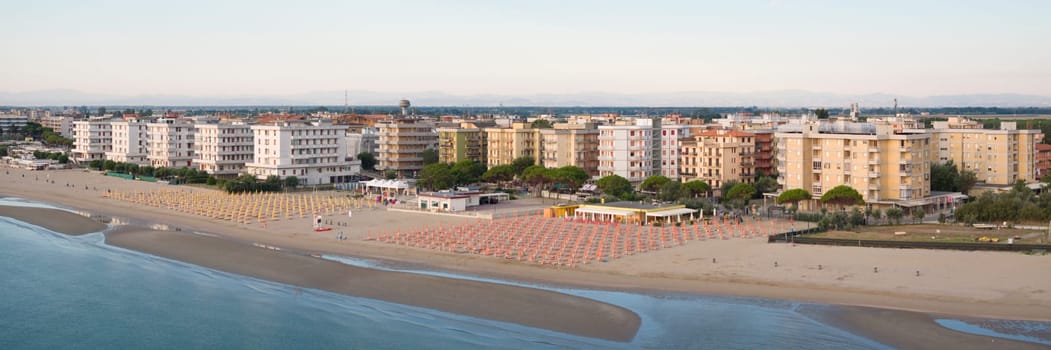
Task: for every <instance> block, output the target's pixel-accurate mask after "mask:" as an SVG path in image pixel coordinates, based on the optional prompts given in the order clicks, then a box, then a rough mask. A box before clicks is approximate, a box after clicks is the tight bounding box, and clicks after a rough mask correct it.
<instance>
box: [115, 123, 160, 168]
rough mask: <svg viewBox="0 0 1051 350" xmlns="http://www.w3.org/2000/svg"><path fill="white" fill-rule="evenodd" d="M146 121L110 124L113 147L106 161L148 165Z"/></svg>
mask: <svg viewBox="0 0 1051 350" xmlns="http://www.w3.org/2000/svg"><path fill="white" fill-rule="evenodd" d="M146 125H147V123H146V122H145V121H139V120H135V119H131V120H123V121H114V122H110V129H111V130H112V135H113V138H112V142H113V145H112V147H111V148H110V150H109V151H108V152H106V159H109V160H112V161H114V162H121V163H134V164H138V165H147V164H149V162H147V160H146V156H147V154H148V152H147V149H146V147H147V142H148V139H147V133H146Z"/></svg>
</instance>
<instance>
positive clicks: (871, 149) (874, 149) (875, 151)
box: [869, 147, 879, 153]
mask: <svg viewBox="0 0 1051 350" xmlns="http://www.w3.org/2000/svg"><path fill="white" fill-rule="evenodd" d="M869 153H879V147H869Z"/></svg>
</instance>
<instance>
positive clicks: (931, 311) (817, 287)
mask: <svg viewBox="0 0 1051 350" xmlns="http://www.w3.org/2000/svg"><path fill="white" fill-rule="evenodd" d="M12 173H13V174H15V175H14V177H8V179H12V178H13V180H14V181H12V182H15V183H5V182H0V193H2V194H6V195H13V196H18V197H23V198H27V199H33V200H39V201H43V202H49V203H56V204H61V205H63V206H67V207H72V208H85V207H91V208H98V210H92V212H93V213H98V214H101V215H108V216H112V217H115V218H121V219H131V220H127V221H131V222H135V223H141V224H149V223H164V224H168V225H170V226H172V227H180V228H182V229H183V230H184V231H200V232H206V233H208V234H216V235H218V236H221V237H223V238H225V239H230V240H234V241H238V242H242V243H246V244H247V245H249V246H250V245H251V243H253V242H259V243H262V244H266V245H272V246H278V247H282V248H285V250H295V251H300V252H305V253H308V254H310V253H319V254H331V255H339V256H347V257H354V258H363V259H371V260H380V261H383V262H389V263H391V264H392V266H420V267H424V268H425V269H428V270H434V271H439V272H450V273H455V274H464V275H472V276H480V277H485V278H494V279H501V280H511V281H522V282H526V283H532V284H540V285H546V286H565V287H569V288H585V289H598V290H613V291H628V292H636V293H646V294H669V293H671V294H674V293H686V294H702V295H714V296H737V297H754V298H767V299H777V300H788V301H802V302H809V303H820V304H830V305H838V306H861V307H872V308H879V309H888V310H894V311H901V312H909V311H911V312H919V313H923V314H927V315H946V316H947V317H950V318H976V317H977V318H991V319H1009V320H1031V321H1042V322H1049V321H1051V302H1048V295H1047V294H1041V293H1043V291H1045V290H1051V288H1048V287H1047V286H1044V285H1046V284H1048V283H1047V282H1046V281H1040V280H1038V279H1033V280H1035V281H1036V282H1034V283H1036V284H1035V285H1032V286H1028V287H1027V288H1028V290H1026V291H1020V292H1011V293H1004V294H1005V296H1003V297H997V296H990V295H988V294H989V293H990V292H991V291H995V290H996V289H997V288H1001V286H1003V287H1002V288H1010V289H1018V288H1017V287H1014V286H1012V283H1013V284H1017V283H1020V282H1019V279H1021V280H1023V282H1022V283H1030V282H1028V281H1029V280H1030V279H1029V278H1026V277H1024V276H1029V275H1033V272H1032V271H1027V270H1021V271H1019V272H1018V274H1020V276H1022V277H1019V276H1013V277H1012V276H1008V275H1005V274H1002V273H1000V274H997V273H995V272H993V273H990V272H989V271H985V270H979V271H970V270H967V268H960V267H953V265H954V264H953V263H955V264H960V263H968V262H973V261H984V260H986V259H992V260H997V261H1000V260H1006V261H1021V262H1023V263H1026V262H1029V261H1033V262H1036V263H1037V264H1039V263H1040V262H1042V261H1045V260H1041V259H1046V257H1033V256H1020V255H1017V254H1015V255H1012V253H989V252H986V253H973V254H972V253H959V252H957V253H943V252H938V251H917V250H911V251H903V250H893V249H878V248H852V247H804V246H798V247H793V246H791V245H787V244H784V245H769V244H767V243H765V239H764V240H763V241H764V242H763V243H761V244H759V243H756V242H741V241H734V240H731V241H707V242H699V243H691V244H690V245H687V246H682V247H677V248H674V249H666V250H662V251H657V252H650V253H647V254H642V256H633V257H627V258H623V259H618V260H615V261H611V262H610V263H608V264H607V263H601V264H592V265H587V266H585V267H582V268H578V269H555V268H550V267H541V266H533V265H526V264H521V263H512V262H507V261H504V260H503V259H493V258H489V257H483V256H477V255H468V254H455V253H443V252H437V251H433V250H423V249H418V248H407V247H403V246H397V245H390V244H383V243H377V242H374V241H365V240H364V237H365V235H366V230H377V227H386V228H387V229H390V228H391V227H395V228H399V229H406V228H411V227H413V226H416V227H418V226H421V225H433V224H436V223H437V224H442V225H445V224H447V223H450V222H453V223H455V222H457V221H450V220H447V219H445V218H433V217H429V216H427V215H425V214H411V213H388V212H385V211H382V210H372V211H368V210H361V211H358V212H357V213H355V215H354V220H353V221H354V222H353V228H350V227H348V228H346V229H347V230H348V231H349V233H350V234H349V235H348V236H350V239H349V240H348V241H343V242H340V241H336V240H334V239H333V238H332V237H329V236H328V235H319V234H316V233H311V232H307V233H301V232H302V231H305V230H300V229H298V228H297V227H301V226H300V225H303V226H305V227H309V219H292V220H288V221H282V222H273V223H270V227H269V228H267V229H264V228H256V227H252V226H251V225H242V224H238V223H234V222H230V221H222V220H213V219H208V218H203V217H199V216H195V215H191V214H186V213H182V212H177V211H172V210H167V209H164V208H156V207H148V206H138V205H134V204H132V203H127V202H121V201H115V200H109V199H105V198H101V197H102V194H103V193H105V192H106V190H107V189H108V188H121V189H131V190H140V191H142V190H150V189H156V188H163V189H165V190H172V189H175V190H178V191H210V190H207V189H199V188H184V187H168V186H160V185H156V184H146V183H140V182H134V181H126V180H115V179H112V178H106V177H102V176H95V175H94V174H86V173H85V172H83V171H78V170H69V171H61V172H52V176H53V177H54V178H58V179H59V180H63V179H65V180H66V181H70V182H74V183H76V184H78V186H76V187H75V189H74V190H66V191H63V190H62V187H63V186H62V184H61V183H58V184H57V186H56V185H51V187H54V190H48V189H49V188H48V186H47V185H44V186H43V188H44V190H43V191H30V190H27V188H30V187H31V186H26V185H27V183H28V184H29V185H32V184H33V180H32V179H28V178H25V177H23V178H21V179H19V178H17V177H16V176H18V175H17V170H12ZM25 173H26V174H30V175H32V174H33V172H25ZM41 175H43V174H41ZM18 180H21V182H23V183H22V184H21V186H19V184H18V183H17V182H19V181H18ZM85 182H87V183H90V184H92V185H96V184H97V185H98V186H97V187H98V190H94V191H92V190H87V187H81V186H80V184H83V183H85ZM92 187H96V186H92ZM81 188H83V189H84V190H81ZM67 192H73V193H72V194H69V193H67ZM362 212H363V214H358V213H362ZM129 213H130V215H129ZM461 220H462V219H461ZM461 222H462V221H461ZM370 232H376V231H370ZM727 254H733V255H736V256H741V257H742V258H741V259H740V261H734V260H731V256H729V255H727ZM762 254H767V255H772V256H774V257H775V258H777V259H778V260H779V261H781V262H782V265H781V267H780V268H779V270H776V271H777V272H778V274H775V275H772V274H770V273H763V272H761V271H763V270H770V269H771V268H770V266H767V265H766V264H767V262H762V264H763V266H762V267H759V266H756V265H755V263H756V262H755V260H758V259H756V258H754V256H757V255H762ZM775 254H776V255H775ZM782 255H787V256H782ZM826 255H827V256H828V257H827V259H829V260H828V261H832V262H825V263H826V264H827V265H825V266H826V269H825V270H824V272H823V273H828V274H831V273H833V272H836V273H841V272H840V271H835V267H836V266H835V265H833V263H836V264H838V265H843V264H845V263H849V262H851V261H852V260H854V259H855V256H859V257H864V256H872V257H873V258H874V259H887V260H888V261H896V260H904V259H915V256H917V255H922V256H924V257H925V258H926V256H931V257H930V259H932V260H934V261H936V264H937V266H942V265H944V266H948V267H947V268H948V269H949V270H948V271H947V272H948V273H958V274H959V276H961V277H963V276H966V277H964V279H953V278H951V276H948V277H949V279H945V278H942V279H936V278H933V277H928V276H934V275H935V273H934V272H928V270H926V269H925V270H924V273H925V274H924V278H923V279H915V277H911V276H910V277H909V278H903V277H891V272H893V270H892V268H886V270H884V267H883V263H880V266H881V271H880V272H885V271H886V272H885V273H881V274H879V275H878V277H879V278H887V277H889V278H891V279H890V280H889V281H888V282H881V281H879V280H878V279H876V277H874V275H863V276H855V277H852V278H848V279H847V280H846V282H833V283H827V282H824V283H818V282H812V280H813V278H810V277H808V276H810V275H817V274H818V273H817V272H816V271H815V270H817V269H815V268H814V267H813V266H810V267H809V268H808V267H807V264H811V265H813V264H814V261H811V260H806V258H808V257H813V256H821V257H822V258H821V259H825V256H826ZM694 256H698V257H704V259H707V260H710V259H712V257H716V256H718V257H719V265H717V268H718V270H716V271H714V272H709V270H712V269H715V268H716V267H706V266H705V265H701V264H696V263H695V262H693V260H697V259H698V258H697V257H694ZM901 256H904V258H902V257H901ZM792 259H795V260H792ZM942 259H945V260H944V261H943V260H942ZM702 260H703V259H702ZM881 261H882V260H881ZM945 261H952V262H953V263H946V262H945ZM817 262H818V263H821V262H822V260H817ZM837 262H838V263H837ZM928 263H929V262H928ZM687 264H690V265H687ZM860 264H867V262H862V263H860ZM982 264H984V263H982ZM649 265H653V266H652V267H649V268H647V266H649ZM684 265H685V266H684ZM855 265H857V264H855ZM991 265H995V264H991ZM1001 265H1002V264H1001ZM687 266H688V267H689V269H688V270H691V271H692V270H696V272H691V273H684V272H683V271H684V268H685V267H687ZM694 266H697V267H694ZM711 266H716V265H711ZM796 266H798V267H796ZM830 266H831V267H830ZM868 266H872V265H868ZM932 266H935V265H932ZM848 267H849V266H848ZM993 267H995V266H992V267H990V270H993ZM665 268H666V270H667V271H662V270H664V269H665ZM929 268H931V267H928V269H929ZM841 269H845V268H841ZM869 269H871V267H869ZM724 270H728V271H729V272H723V271H724ZM654 271H662V272H654ZM749 271H752V273H749ZM755 271H760V272H758V273H756V272H755ZM782 272H783V273H782ZM848 272H849V271H848ZM899 272H908V273H909V274H911V272H912V271H911V270H907V271H899ZM795 273H802V274H803V275H802V276H798V275H797V276H793V274H795ZM869 273H871V270H870V271H869ZM848 275H849V274H848ZM1033 276H1040V275H1039V274H1036V275H1033ZM1008 277H1010V278H1013V280H1007V281H1006V283H1005V281H1001V280H1002V279H1003V278H1008ZM895 278H896V279H895ZM912 281H916V282H920V283H921V284H922V283H927V284H933V285H934V287H937V288H941V289H929V288H927V289H925V288H920V287H923V286H922V285H920V287H910V286H909V285H908V284H907V283H912ZM961 281H963V282H967V283H971V281H973V284H977V285H979V286H980V287H981V288H979V289H980V290H978V291H976V292H968V291H969V290H970V289H971V287H970V286H967V285H966V283H965V285H963V286H959V284H960V282H961ZM850 282H854V283H850ZM943 282H949V283H948V284H947V285H946V286H941V283H943ZM888 283H893V284H888ZM902 283H906V284H904V285H899V286H898V287H897V288H887V287H884V286H883V285H884V284H888V285H889V286H894V284H902ZM903 286H904V287H903ZM1021 292H1024V293H1023V294H1019V293H1021ZM983 293H984V294H983ZM910 322H912V321H910ZM917 322H918V321H917ZM923 322H925V323H924V324H923V325H927V326H934V327H940V326H937V325H935V324H934V323H933V322H931V321H930V317H928V318H927V319H926V321H923ZM859 334H861V333H859ZM951 334H963V333H956V332H953V333H951ZM998 341H999V340H998Z"/></svg>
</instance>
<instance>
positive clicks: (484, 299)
mask: <svg viewBox="0 0 1051 350" xmlns="http://www.w3.org/2000/svg"><path fill="white" fill-rule="evenodd" d="M106 243H108V244H111V245H114V246H118V247H122V248H127V249H131V250H136V251H140V252H144V253H148V254H152V255H157V256H162V257H166V258H170V259H175V260H180V261H185V262H188V263H191V264H194V265H199V266H204V267H208V268H213V269H216V270H221V271H226V272H231V273H236V274H239V275H245V276H250V277H255V278H260V279H265V280H270V281H275V282H279V283H285V284H290V285H295V286H300V287H307V288H315V289H321V290H326V291H331V292H336V293H342V294H347V295H351V296H357V297H364V298H371V299H377V300H383V301H388V302H393V303H398V304H405V305H412V306H419V307H424V308H429V309H434V310H440V311H446V312H451V313H455V314H460V315H467V316H473V317H479V318H484V319H489V320H496V321H503V322H509V323H515V324H520V325H525V326H530V327H536V328H543V329H549V330H553V331H557V332H563V333H569V334H575V335H580V336H585V337H594V338H601V339H608V340H614V341H630V340H631V339H632V338H633V337H634V336H635V333H636V332H637V331H638V329H639V324H640V322H641V321H640V319H639V316H638V315H636V314H635V313H633V312H631V311H629V310H627V309H624V308H622V307H618V306H615V305H611V304H607V303H602V302H598V301H595V300H591V299H586V298H581V297H576V296H571V295H567V294H562V293H557V292H551V291H545V290H540V289H534V288H525V287H517V286H508V285H500V284H494V283H485V282H477V281H469V280H459V279H452V278H444V277H436V276H426V275H418V274H410V273H405V272H392V271H381V270H374V269H367V268H360V267H354V266H348V265H346V264H342V263H338V262H333V261H328V260H323V259H320V258H315V257H311V256H306V255H298V254H294V253H287V252H281V251H274V250H268V249H264V248H259V247H256V246H252V245H248V244H244V243H240V242H234V241H231V240H226V239H221V238H215V237H207V236H202V235H197V234H192V233H187V232H170V231H145V230H142V231H133V230H119V231H116V232H111V233H108V234H107V235H106Z"/></svg>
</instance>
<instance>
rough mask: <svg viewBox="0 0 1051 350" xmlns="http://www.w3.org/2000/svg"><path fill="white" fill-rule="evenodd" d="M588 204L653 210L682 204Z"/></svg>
mask: <svg viewBox="0 0 1051 350" xmlns="http://www.w3.org/2000/svg"><path fill="white" fill-rule="evenodd" d="M588 206H598V207H610V208H621V209H634V210H652V209H662V208H670V207H681V206H682V205H678V204H664V205H654V204H650V203H646V202H629V201H617V202H608V203H604V204H598V203H596V204H588Z"/></svg>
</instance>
